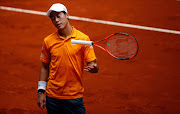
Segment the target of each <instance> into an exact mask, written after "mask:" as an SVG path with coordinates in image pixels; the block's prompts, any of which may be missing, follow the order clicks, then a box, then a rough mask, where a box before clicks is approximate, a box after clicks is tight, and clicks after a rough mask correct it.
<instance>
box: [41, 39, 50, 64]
mask: <svg viewBox="0 0 180 114" xmlns="http://www.w3.org/2000/svg"><path fill="white" fill-rule="evenodd" d="M40 61H42V62H44V63H49V62H50V50H49V49H48V48H47V45H46V43H45V41H44V42H43V45H42V50H41V55H40Z"/></svg>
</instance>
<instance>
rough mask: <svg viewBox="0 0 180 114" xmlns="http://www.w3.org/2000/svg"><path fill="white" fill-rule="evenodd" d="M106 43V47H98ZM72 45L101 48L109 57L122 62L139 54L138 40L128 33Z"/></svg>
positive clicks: (73, 40) (76, 41)
mask: <svg viewBox="0 0 180 114" xmlns="http://www.w3.org/2000/svg"><path fill="white" fill-rule="evenodd" d="M103 41H104V47H102V46H100V45H98V44H99V43H100V42H103ZM71 44H85V45H94V46H96V47H98V48H101V49H102V50H104V51H105V52H107V53H108V54H109V55H111V56H112V57H114V58H116V59H120V60H129V59H132V58H134V57H135V56H136V55H137V53H138V49H139V46H138V42H137V40H136V39H135V38H134V37H133V36H131V35H130V34H127V33H122V32H120V33H114V34H111V35H109V36H108V37H106V38H105V39H102V40H99V41H95V42H93V41H84V40H75V39H72V40H71Z"/></svg>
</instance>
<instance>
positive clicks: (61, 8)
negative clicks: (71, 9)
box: [46, 3, 68, 17]
mask: <svg viewBox="0 0 180 114" xmlns="http://www.w3.org/2000/svg"><path fill="white" fill-rule="evenodd" d="M52 11H56V12H61V11H65V12H66V13H68V11H67V8H66V7H65V6H64V5H63V4H60V3H55V4H53V5H52V6H51V7H50V8H49V10H48V11H47V14H46V15H47V16H48V17H49V16H50V13H51V12H52Z"/></svg>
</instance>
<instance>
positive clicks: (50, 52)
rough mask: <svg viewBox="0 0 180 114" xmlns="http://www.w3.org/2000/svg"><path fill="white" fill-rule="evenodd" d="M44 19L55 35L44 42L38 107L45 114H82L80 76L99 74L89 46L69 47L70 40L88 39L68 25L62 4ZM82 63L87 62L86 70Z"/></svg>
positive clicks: (56, 6)
mask: <svg viewBox="0 0 180 114" xmlns="http://www.w3.org/2000/svg"><path fill="white" fill-rule="evenodd" d="M47 16H48V17H49V18H50V19H51V21H52V23H53V24H54V26H55V27H56V28H57V31H56V32H54V33H52V34H50V35H49V36H47V37H46V38H45V39H44V41H43V46H42V51H41V56H40V60H41V61H42V66H41V69H40V76H39V82H38V98H37V103H38V105H39V107H40V108H41V109H42V110H43V109H44V107H45V106H46V108H47V112H48V114H85V113H86V111H85V107H84V102H83V92H84V87H83V84H82V75H83V69H84V70H85V71H88V72H91V73H97V72H98V69H99V68H98V66H97V62H96V56H95V53H94V49H93V47H92V46H88V45H80V44H76V45H72V44H71V39H76V40H87V41H89V40H90V39H89V37H88V36H87V35H85V34H84V33H82V32H80V31H79V30H77V29H76V28H74V27H72V26H71V25H70V22H69V14H68V11H67V9H66V7H65V6H64V5H63V4H60V3H55V4H53V5H52V6H51V7H50V9H49V10H48V11H47ZM84 61H86V62H87V67H85V68H84ZM45 93H46V94H45Z"/></svg>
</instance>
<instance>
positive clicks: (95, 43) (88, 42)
mask: <svg viewBox="0 0 180 114" xmlns="http://www.w3.org/2000/svg"><path fill="white" fill-rule="evenodd" d="M117 34H120V35H126V36H129V37H131V38H132V39H133V40H134V42H136V46H137V49H136V53H135V54H134V56H132V57H129V58H119V57H116V56H115V55H113V54H111V52H109V51H108V50H107V40H108V39H109V38H110V37H111V36H114V35H117ZM102 41H105V43H104V47H102V46H100V45H98V43H99V42H102ZM71 43H72V44H85V45H94V46H96V47H98V48H100V49H102V50H104V51H105V52H107V53H108V54H109V55H110V56H112V57H114V58H116V59H120V60H129V59H132V58H134V57H135V56H136V55H137V53H138V50H139V46H138V42H137V40H136V39H135V38H134V37H133V36H131V35H130V34H127V33H123V32H118V33H114V34H111V35H109V36H108V37H106V38H104V39H102V40H99V41H95V42H93V41H84V40H74V39H72V40H71Z"/></svg>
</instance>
